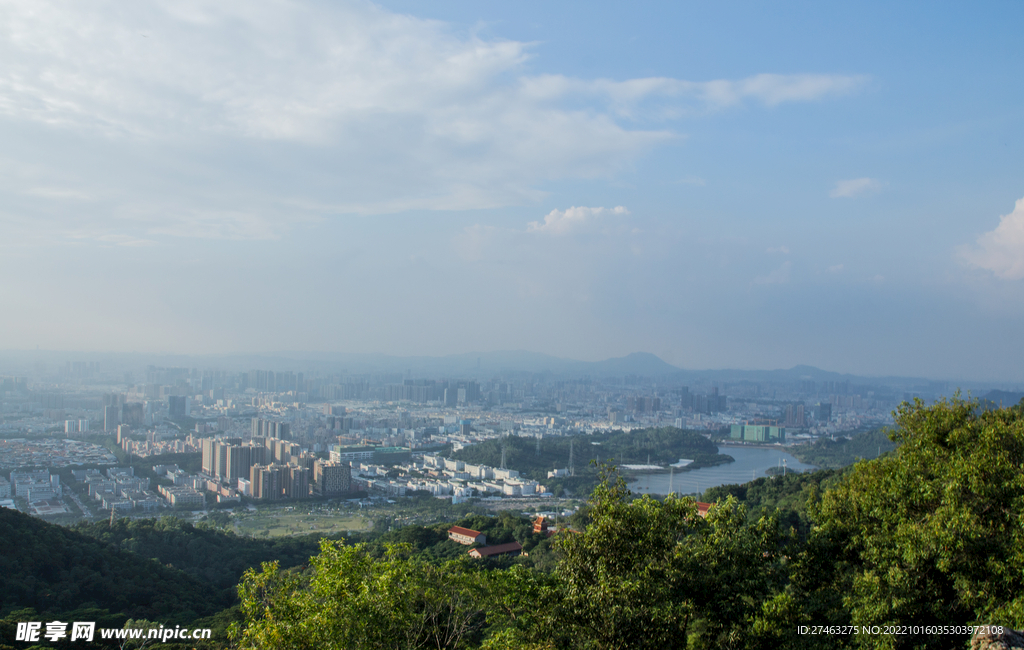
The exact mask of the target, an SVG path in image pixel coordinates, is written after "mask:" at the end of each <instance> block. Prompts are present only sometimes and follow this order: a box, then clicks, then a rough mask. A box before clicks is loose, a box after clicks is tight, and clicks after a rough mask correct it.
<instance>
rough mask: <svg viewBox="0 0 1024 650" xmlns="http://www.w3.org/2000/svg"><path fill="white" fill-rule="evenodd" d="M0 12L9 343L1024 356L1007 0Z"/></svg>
mask: <svg viewBox="0 0 1024 650" xmlns="http://www.w3.org/2000/svg"><path fill="white" fill-rule="evenodd" d="M0 17H2V18H3V20H0V33H2V34H3V35H4V38H2V39H0V57H2V60H3V61H4V62H5V66H4V69H3V70H2V71H0V134H2V136H3V139H4V142H5V147H4V150H3V151H2V152H0V166H2V169H3V170H4V174H3V176H2V180H0V188H2V190H0V273H3V275H4V277H5V280H4V282H3V283H2V284H0V304H2V305H3V306H4V316H5V318H3V319H0V348H7V349H9V350H12V351H18V350H21V351H26V352H31V351H33V350H35V349H36V348H37V347H39V348H40V349H42V350H51V351H61V350H67V351H68V352H69V353H72V352H74V351H75V350H93V351H94V352H88V354H103V353H104V352H118V353H128V352H134V351H137V352H138V353H140V354H193V355H194V354H200V355H204V354H213V355H218V354H222V355H239V354H266V353H273V352H276V353H292V354H294V353H296V352H297V351H301V350H305V351H307V352H308V353H313V352H310V351H315V350H323V351H325V352H328V353H347V354H360V353H366V354H387V355H392V356H397V357H405V356H424V357H442V356H447V355H451V354H466V353H471V352H473V351H481V350H493V351H508V350H525V351H529V352H535V353H542V354H548V355H551V356H555V357H559V358H564V359H573V360H579V361H601V360H606V359H613V358H619V357H623V356H625V355H627V354H630V353H632V352H637V351H646V352H650V353H652V354H654V355H656V356H658V357H659V358H660V359H662V360H664V361H665V362H666V363H669V364H671V365H673V366H676V367H679V368H684V369H708V370H710V369H760V370H770V369H787V368H792V367H794V366H797V365H809V366H814V367H817V368H821V369H823V370H830V371H835V372H840V373H844V374H846V373H848V374H854V375H859V376H869V377H880V376H904V377H927V378H956V379H969V380H975V381H1001V382H1022V381H1024V364H1022V363H1021V361H1022V360H1024V336H1021V332H1024V234H1022V233H1024V198H1022V197H1024V173H1022V172H1024V164H1022V163H1021V160H1020V155H1019V153H1018V152H1019V151H1020V150H1021V148H1022V145H1024V131H1022V130H1021V129H1020V128H1019V124H1020V121H1021V115H1020V106H1021V105H1022V104H1024V101H1022V100H1024V88H1021V87H1020V85H1019V84H1014V83H1013V82H1012V79H1015V78H1020V76H1021V72H1022V70H1021V68H1022V67H1024V51H1022V50H1024V44H1022V43H1021V42H1020V39H1018V38H1016V34H1015V31H1014V30H1015V26H1016V25H1018V24H1020V20H1021V19H1022V18H1024V6H1022V5H1020V4H1019V3H1010V2H1003V3H991V4H986V5H983V6H973V5H972V6H960V5H955V4H947V5H934V4H928V5H925V4H907V5H900V6H891V5H890V4H889V3H882V2H870V3H865V4H861V5H857V6H855V7H854V6H810V7H808V6H806V5H804V4H796V3H782V4H776V5H772V6H770V7H768V6H761V5H754V4H749V5H748V4H729V5H711V6H708V5H697V4H680V3H667V2H664V3H651V4H648V5H645V6H643V7H640V8H636V7H627V6H625V5H623V6H608V7H604V6H593V5H591V4H585V5H584V4H581V3H566V4H563V5H558V6H549V5H548V4H545V3H539V2H526V3H516V4H515V5H507V6H506V5H498V4H491V5H480V4H478V3H469V2H463V1H451V2H443V3H433V4H431V5H429V6H424V5H422V4H420V3H411V2H407V1H401V0H393V1H387V0H385V1H383V2H378V3H370V2H363V1H351V2H338V3H317V2H311V1H310V2H295V3H277V2H266V3H255V4H254V3H242V2H223V3H217V4H204V3H192V2H175V3H166V4H162V3H151V4H137V5H122V4H118V3H103V2H101V3H96V4H89V5H77V4H75V5H66V4H60V3H53V2H38V3H31V4H13V5H8V6H6V7H4V8H3V9H0ZM1015 52H1016V54H1014V53H1015Z"/></svg>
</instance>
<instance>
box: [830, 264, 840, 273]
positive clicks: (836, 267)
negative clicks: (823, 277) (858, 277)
mask: <svg viewBox="0 0 1024 650" xmlns="http://www.w3.org/2000/svg"><path fill="white" fill-rule="evenodd" d="M826 270H827V271H828V272H829V273H842V271H843V265H842V264H835V265H833V266H830V267H828V269H826Z"/></svg>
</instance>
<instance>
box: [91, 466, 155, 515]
mask: <svg viewBox="0 0 1024 650" xmlns="http://www.w3.org/2000/svg"><path fill="white" fill-rule="evenodd" d="M72 474H73V475H74V477H75V480H76V481H78V482H80V483H84V484H85V485H86V486H87V489H88V493H89V496H90V497H92V498H93V499H95V500H96V501H99V502H100V507H101V508H102V509H104V510H111V511H114V512H119V513H128V512H132V511H139V512H147V513H148V512H154V511H156V509H157V508H158V507H159V506H160V498H159V497H158V496H157V495H156V494H155V493H154V492H152V491H150V489H149V479H148V478H145V477H141V476H135V470H134V468H132V467H108V468H107V469H106V470H105V472H100V471H99V470H98V469H85V470H74V471H73V472H72Z"/></svg>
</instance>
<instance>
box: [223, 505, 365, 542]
mask: <svg viewBox="0 0 1024 650" xmlns="http://www.w3.org/2000/svg"><path fill="white" fill-rule="evenodd" d="M231 520H232V527H233V529H234V530H235V532H237V533H239V534H240V535H251V536H254V537H286V536H288V535H309V534H311V533H342V532H345V531H365V530H369V529H370V528H371V526H372V524H371V522H370V521H369V520H368V519H366V518H365V517H363V516H362V515H358V514H354V513H346V512H342V513H335V512H327V513H325V512H313V513H310V512H309V511H308V510H304V511H300V510H297V509H296V510H288V509H285V508H274V509H260V510H259V511H258V512H246V513H239V514H238V515H236V516H234V517H232V518H231Z"/></svg>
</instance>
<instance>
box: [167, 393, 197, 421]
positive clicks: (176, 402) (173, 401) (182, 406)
mask: <svg viewBox="0 0 1024 650" xmlns="http://www.w3.org/2000/svg"><path fill="white" fill-rule="evenodd" d="M190 415H192V399H191V398H190V397H187V396H183V395H168V396H167V416H168V417H170V418H187V417H189V416H190Z"/></svg>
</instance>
